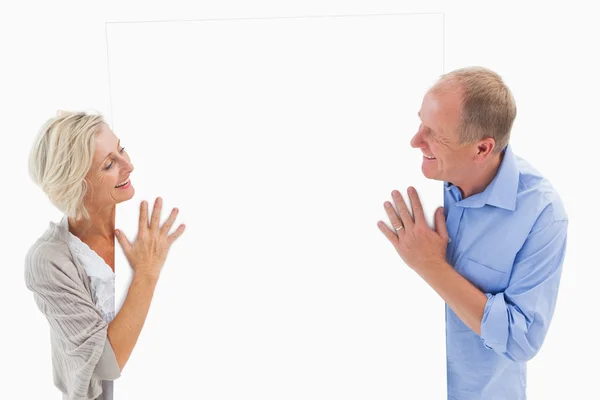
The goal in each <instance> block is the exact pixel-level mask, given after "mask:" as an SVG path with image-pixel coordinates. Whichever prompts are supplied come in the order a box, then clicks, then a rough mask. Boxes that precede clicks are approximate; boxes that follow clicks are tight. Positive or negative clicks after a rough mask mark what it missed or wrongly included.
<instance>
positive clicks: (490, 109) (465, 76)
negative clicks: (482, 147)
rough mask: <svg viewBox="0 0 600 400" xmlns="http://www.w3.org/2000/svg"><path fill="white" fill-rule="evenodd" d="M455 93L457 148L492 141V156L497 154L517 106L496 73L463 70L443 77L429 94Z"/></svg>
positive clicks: (503, 143)
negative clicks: (458, 105)
mask: <svg viewBox="0 0 600 400" xmlns="http://www.w3.org/2000/svg"><path fill="white" fill-rule="evenodd" d="M447 90H459V91H460V93H461V94H462V106H461V115H460V124H459V127H458V137H459V140H460V144H469V143H474V142H476V141H478V140H482V139H486V138H493V139H494V141H495V142H496V146H495V148H494V150H493V153H495V154H497V153H500V152H501V151H502V150H504V149H505V148H506V146H507V145H508V142H509V140H510V133H511V129H512V126H513V122H514V120H515V118H516V116H517V106H516V103H515V99H514V98H513V95H512V93H511V91H510V89H509V88H508V86H506V84H505V83H504V81H503V80H502V78H501V77H500V75H498V74H497V73H495V72H493V71H491V70H489V69H487V68H484V67H477V66H474V67H465V68H460V69H456V70H454V71H451V72H448V73H446V74H443V75H442V76H441V77H440V78H439V80H438V81H437V82H436V83H435V84H434V85H433V87H432V88H431V89H430V92H431V93H434V94H435V93H436V92H440V91H447Z"/></svg>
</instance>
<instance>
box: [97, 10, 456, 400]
mask: <svg viewBox="0 0 600 400" xmlns="http://www.w3.org/2000/svg"><path fill="white" fill-rule="evenodd" d="M442 24H443V18H442V15H440V14H433V15H400V16H377V17H366V16H360V17H333V18H293V19H292V18H281V19H252V20H247V19H245V20H220V21H201V22H194V23H192V22H178V23H175V22H174V23H148V24H141V23H135V24H111V25H110V26H109V29H108V43H109V59H110V71H111V74H110V77H111V88H112V100H113V102H112V104H113V117H114V124H113V125H114V129H115V130H116V132H120V133H121V137H122V139H123V141H122V144H123V145H124V146H125V147H126V148H130V149H132V150H131V152H130V153H129V154H130V156H131V157H132V160H133V162H134V165H137V167H136V168H137V171H139V173H137V171H134V172H133V174H132V178H131V181H132V184H133V185H134V187H136V188H137V187H139V188H140V189H139V190H137V189H136V199H137V198H146V199H153V198H155V196H158V195H163V197H164V199H165V203H164V207H165V210H167V211H168V210H170V209H171V208H172V206H177V207H179V208H180V209H181V210H182V212H181V214H180V215H181V218H182V220H183V221H185V222H186V226H187V227H189V229H188V230H187V231H186V233H185V234H184V236H183V237H182V240H181V242H178V243H177V244H176V246H177V247H174V249H173V251H172V252H171V253H170V255H169V260H168V266H167V267H166V268H165V269H164V273H163V274H162V276H161V282H160V285H159V289H158V290H157V292H156V294H155V296H156V297H155V298H156V299H162V301H156V302H155V304H154V307H153V308H152V314H151V315H150V316H149V317H148V319H147V321H146V325H145V328H144V329H145V332H146V333H145V335H144V336H143V338H141V340H140V341H139V342H138V344H137V346H136V351H137V353H138V354H139V356H137V357H135V359H132V361H131V362H130V363H129V364H128V365H127V371H128V372H127V374H126V376H124V377H123V379H119V380H118V381H117V382H115V393H117V394H118V395H119V397H123V398H136V397H138V396H139V397H147V396H152V395H154V396H156V397H158V398H160V397H167V396H169V395H171V396H174V397H185V396H186V394H189V393H195V394H196V396H197V397H198V398H211V399H217V398H218V399H237V398H245V397H248V396H249V397H254V396H258V395H260V398H263V399H279V398H287V399H305V398H346V399H352V398H372V397H374V398H379V399H384V398H397V397H405V396H407V395H409V394H411V393H416V392H420V393H421V395H422V396H423V397H426V398H439V397H443V395H444V392H445V390H444V385H443V384H438V385H430V384H429V382H431V381H432V380H433V381H436V382H440V383H443V382H444V381H445V377H446V374H445V362H444V358H443V357H440V355H441V354H443V353H444V351H445V335H444V332H445V329H444V314H443V311H444V308H443V302H441V300H440V299H439V298H436V297H435V296H432V295H431V289H429V288H428V287H427V286H426V285H423V284H422V282H420V278H419V277H418V276H417V275H416V274H414V273H412V271H411V270H410V269H409V268H407V267H406V266H405V265H403V264H402V263H401V261H400V259H399V256H398V255H397V253H396V252H395V251H394V249H393V247H392V246H391V245H390V244H389V243H388V241H387V240H386V239H385V237H384V236H383V235H382V234H381V232H380V231H379V229H378V228H377V225H376V223H377V221H378V220H379V219H384V218H385V217H386V215H385V212H384V210H383V207H382V203H383V200H385V199H389V198H390V192H391V190H392V189H393V188H395V187H398V186H399V185H402V186H404V185H409V184H412V185H415V186H417V187H418V188H419V190H420V192H421V195H422V196H423V198H424V201H425V206H426V208H427V212H428V214H430V215H431V214H432V213H433V209H431V208H432V207H437V206H439V205H442V202H443V199H442V194H443V189H442V187H441V184H440V183H439V182H434V181H428V180H426V179H425V178H424V177H423V176H422V173H421V171H420V166H421V157H422V156H421V152H420V151H416V150H414V149H412V148H410V146H408V142H409V140H410V137H411V134H410V132H412V131H414V130H415V126H418V122H417V121H418V117H417V116H416V112H415V109H417V110H418V105H419V104H420V101H421V97H422V94H423V93H424V91H426V89H427V87H428V85H429V84H431V81H432V78H431V77H432V76H437V75H439V74H440V73H441V71H442V44H443V40H442V38H443V35H442V26H443V25H442ZM418 30H423V31H424V34H421V35H419V37H414V32H415V31H418ZM415 59H419V60H420V62H418V63H415V62H414V61H413V60H415ZM415 105H417V107H416V108H415ZM400 110H402V111H400ZM402 132H406V133H404V134H403V133H402ZM149 155H152V157H149ZM138 160H139V163H138ZM137 176H140V177H141V179H139V180H138V179H137ZM138 182H139V183H138ZM401 189H402V190H403V191H404V190H405V188H403V187H402V188H401ZM138 207H139V201H130V202H128V203H127V204H124V205H123V206H122V207H120V208H119V212H118V215H117V225H118V226H120V227H121V228H122V229H124V231H125V232H126V233H127V234H129V236H130V237H134V235H135V233H136V231H137V218H136V215H137V214H138V212H139V211H138ZM116 264H117V266H118V267H117V268H119V270H118V273H117V276H118V278H117V293H119V294H122V296H118V297H119V298H118V299H117V302H118V303H119V304H121V299H122V300H124V297H125V293H126V292H125V290H126V289H127V287H128V284H129V279H127V278H128V276H127V274H123V273H119V271H121V270H122V268H120V267H119V265H127V263H126V260H125V258H124V256H122V255H121V253H120V252H117V260H116ZM412 303H418V304H419V306H418V307H415V306H413V305H412ZM423 314H426V315H430V316H432V318H430V319H429V321H428V322H427V323H425V324H415V321H417V320H419V319H420V317H421V315H423ZM168 338H173V339H174V340H169V339H168ZM166 343H168V345H165V344H166ZM182 354H185V357H186V358H187V359H188V360H191V364H190V367H189V368H165V367H162V366H163V365H178V364H180V363H181V360H182V358H181V357H182ZM157 359H160V360H161V364H160V365H161V368H156V369H150V370H149V369H148V368H147V366H148V365H152V364H153V363H155V362H156V360H157ZM192 365H193V367H192ZM407 365H410V368H411V370H412V375H411V377H410V379H408V377H404V376H403V375H404V371H405V370H406V367H407ZM148 379H150V380H151V381H152V382H156V384H154V385H152V387H146V388H145V387H144V383H145V382H147V381H148Z"/></svg>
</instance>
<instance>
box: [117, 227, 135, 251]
mask: <svg viewBox="0 0 600 400" xmlns="http://www.w3.org/2000/svg"><path fill="white" fill-rule="evenodd" d="M115 236H117V241H118V242H119V244H120V245H121V248H123V252H124V253H125V254H128V253H129V250H130V249H131V243H129V239H127V237H126V236H125V234H124V233H123V232H121V231H120V230H118V229H115Z"/></svg>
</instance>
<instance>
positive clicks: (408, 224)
mask: <svg viewBox="0 0 600 400" xmlns="http://www.w3.org/2000/svg"><path fill="white" fill-rule="evenodd" d="M392 198H393V199H394V204H396V208H397V209H398V215H399V216H400V220H401V222H402V224H403V225H404V227H405V228H406V229H409V230H410V229H412V227H413V225H414V223H413V220H412V216H411V215H410V211H408V207H407V206H406V203H405V202H404V198H403V197H402V194H400V192H399V191H398V190H394V191H392ZM395 228H397V226H394V229H395Z"/></svg>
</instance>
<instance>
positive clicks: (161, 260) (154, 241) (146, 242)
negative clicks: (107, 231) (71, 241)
mask: <svg viewBox="0 0 600 400" xmlns="http://www.w3.org/2000/svg"><path fill="white" fill-rule="evenodd" d="M161 208H162V199H161V198H160V197H158V198H157V199H156V202H155V203H154V209H153V210H152V218H151V219H150V224H149V225H148V203H147V202H146V201H142V204H141V206H140V225H139V230H138V236H137V238H136V240H135V242H134V243H133V244H131V243H130V242H129V240H128V239H127V237H126V236H125V234H124V233H123V232H121V231H120V230H118V229H117V230H115V234H116V236H117V240H118V241H119V244H120V245H121V248H122V249H123V252H124V253H125V257H126V258H127V261H128V262H129V265H131V268H132V269H133V270H134V272H135V274H145V275H148V276H151V277H153V278H158V276H159V275H160V271H161V269H162V267H163V265H164V264H165V261H166V259H167V254H168V252H169V248H170V247H171V244H173V242H174V241H175V240H176V239H177V238H178V237H179V236H181V234H182V233H183V231H184V229H185V225H183V224H181V225H179V227H178V228H177V230H176V231H175V232H173V233H172V234H171V235H169V234H168V233H169V230H170V229H171V226H172V225H173V222H175V218H176V217H177V214H178V212H179V210H178V209H177V208H174V209H173V210H172V211H171V215H170V216H169V218H168V219H167V221H165V223H164V224H163V226H162V227H160V228H159V223H160V212H161Z"/></svg>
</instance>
